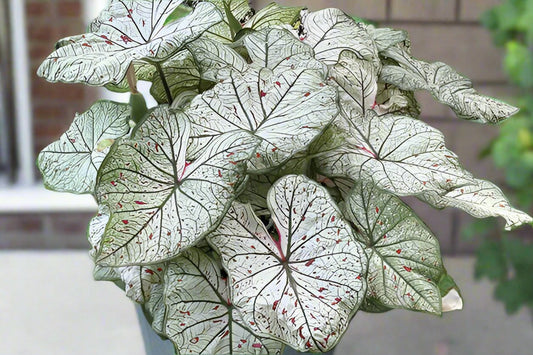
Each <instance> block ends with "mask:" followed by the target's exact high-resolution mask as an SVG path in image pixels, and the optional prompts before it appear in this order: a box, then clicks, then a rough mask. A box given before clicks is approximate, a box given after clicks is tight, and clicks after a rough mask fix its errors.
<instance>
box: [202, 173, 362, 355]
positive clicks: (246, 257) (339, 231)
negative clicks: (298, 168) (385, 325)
mask: <svg viewBox="0 0 533 355" xmlns="http://www.w3.org/2000/svg"><path fill="white" fill-rule="evenodd" d="M268 205H269V206H268V207H269V209H270V211H271V213H272V215H271V218H272V219H273V221H274V223H275V225H276V228H277V231H278V238H275V237H272V236H271V235H270V234H269V232H268V231H267V230H266V228H265V226H264V225H263V223H262V222H261V221H260V220H259V219H258V218H257V216H255V214H254V212H253V210H252V208H251V207H250V206H249V205H242V204H239V203H237V202H235V203H234V204H233V206H232V208H231V209H230V210H229V212H228V214H227V215H226V217H225V218H224V219H223V221H222V223H221V224H220V226H219V228H218V229H217V230H216V231H215V232H214V233H212V234H211V235H210V236H209V239H210V241H211V242H212V243H213V245H214V246H215V247H216V248H217V249H218V250H219V252H220V254H221V255H222V260H223V264H224V267H225V268H226V269H227V270H228V273H229V280H230V288H231V290H232V300H233V304H234V306H235V307H236V308H237V309H238V310H239V312H240V314H241V315H242V318H243V320H244V321H245V323H246V325H247V326H249V328H250V329H251V330H252V331H254V332H255V333H257V334H258V335H262V336H266V337H272V338H275V339H279V340H280V341H282V342H284V343H286V344H290V345H291V346H292V347H293V348H295V349H297V350H299V351H327V350H329V349H332V348H333V347H334V346H335V344H337V342H338V341H339V340H340V338H341V336H342V334H343V333H344V331H345V330H346V328H347V326H348V323H349V321H350V319H351V317H352V316H353V315H354V314H355V312H356V311H357V309H358V308H359V305H360V304H361V302H362V300H363V296H364V293H365V289H366V285H365V280H364V278H363V275H365V272H366V256H365V253H364V251H363V247H362V246H361V245H360V244H359V243H358V242H357V241H356V239H355V237H354V234H353V231H352V230H351V228H350V226H349V225H348V223H347V222H346V221H345V220H344V218H343V216H342V213H341V212H340V210H339V209H338V208H337V206H336V205H335V203H334V202H333V200H332V199H331V197H330V196H329V194H328V193H327V191H326V189H325V188H323V187H322V186H320V185H319V184H317V183H316V182H314V181H312V180H310V179H308V178H306V177H305V176H296V175H289V176H286V177H284V178H282V179H280V180H278V181H277V182H276V183H275V184H274V186H273V187H272V189H271V190H270V192H269V194H268ZM332 265H334V267H333V268H332Z"/></svg>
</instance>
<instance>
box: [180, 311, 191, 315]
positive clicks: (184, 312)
mask: <svg viewBox="0 0 533 355" xmlns="http://www.w3.org/2000/svg"><path fill="white" fill-rule="evenodd" d="M180 313H181V314H186V315H188V316H190V315H191V312H189V311H180Z"/></svg>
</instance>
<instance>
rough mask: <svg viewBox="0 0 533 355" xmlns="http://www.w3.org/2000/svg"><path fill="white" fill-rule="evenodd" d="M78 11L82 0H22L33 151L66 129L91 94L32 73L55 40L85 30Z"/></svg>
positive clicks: (80, 8)
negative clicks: (25, 15)
mask: <svg viewBox="0 0 533 355" xmlns="http://www.w3.org/2000/svg"><path fill="white" fill-rule="evenodd" d="M82 12H83V4H82V0H27V1H26V13H27V27H28V29H27V30H28V50H29V54H30V67H31V69H30V70H31V96H32V104H33V133H34V138H35V141H34V142H35V144H34V151H35V154H38V153H39V152H40V151H41V149H42V148H44V147H45V146H46V145H48V144H50V143H51V142H52V141H54V140H56V139H57V138H58V137H59V135H61V133H63V132H64V131H66V129H67V128H68V127H69V126H70V123H71V122H72V119H73V118H74V114H75V113H76V112H83V111H85V110H86V109H87V108H88V105H89V104H90V102H91V101H92V99H93V98H94V97H95V89H94V88H87V87H85V86H83V85H73V84H62V83H57V84H51V83H48V82H47V81H46V80H44V79H42V78H39V77H37V75H36V74H35V73H36V72H37V68H38V67H39V65H40V64H41V62H42V60H43V59H44V58H46V56H48V55H49V54H50V53H51V52H52V51H53V49H54V44H55V42H56V41H57V40H59V39H60V38H63V37H67V36H72V35H75V34H80V33H83V32H85V27H86V25H85V24H86V22H85V20H84V18H83V13H82Z"/></svg>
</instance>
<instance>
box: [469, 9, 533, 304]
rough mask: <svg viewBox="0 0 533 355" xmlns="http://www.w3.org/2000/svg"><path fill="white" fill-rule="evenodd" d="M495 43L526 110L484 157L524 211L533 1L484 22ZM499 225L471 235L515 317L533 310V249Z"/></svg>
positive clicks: (530, 198)
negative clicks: (500, 48)
mask: <svg viewBox="0 0 533 355" xmlns="http://www.w3.org/2000/svg"><path fill="white" fill-rule="evenodd" d="M482 22H483V24H484V25H485V26H486V27H487V28H488V29H490V31H491V32H492V35H493V39H494V42H495V43H496V45H498V46H503V47H505V50H506V56H505V60H504V68H505V70H506V72H507V74H508V76H509V79H510V80H511V82H512V83H513V84H515V90H516V91H517V97H516V101H517V102H518V105H519V106H520V109H521V110H520V113H518V114H517V115H516V116H515V117H514V118H513V119H512V120H509V121H506V122H504V123H503V124H502V126H501V130H500V134H499V135H498V137H497V138H496V139H494V140H493V141H492V142H491V145H490V146H489V147H488V149H487V150H486V151H485V152H484V155H490V156H491V157H492V159H493V161H494V163H495V165H496V166H497V167H500V168H502V169H503V171H504V173H505V181H506V184H507V186H508V187H509V188H510V191H511V193H512V197H513V199H514V200H516V201H517V202H518V204H519V205H520V207H521V208H523V209H525V210H531V208H533V189H532V186H533V95H532V91H531V90H532V89H533V52H532V50H531V48H532V46H533V1H531V0H508V1H504V2H503V3H502V4H500V5H498V6H496V7H494V8H492V9H490V10H489V11H487V12H486V13H485V14H484V15H483V17H482ZM497 225H498V223H497V221H496V220H494V219H492V220H488V221H482V222H481V221H480V222H476V223H474V224H472V225H471V226H469V228H468V229H467V231H466V233H467V235H472V234H475V235H477V236H482V237H484V238H483V240H482V243H481V246H480V248H479V250H478V252H477V256H478V258H477V264H476V276H477V277H487V278H489V279H490V280H493V281H495V282H497V287H496V290H495V297H496V298H497V299H499V300H500V301H502V302H503V303H504V304H505V307H506V310H507V311H508V312H509V313H514V312H516V311H518V310H519V309H520V308H521V307H522V306H527V307H529V308H530V309H531V310H533V278H532V277H531V272H532V271H533V245H531V240H527V239H523V238H520V237H519V236H520V235H519V234H518V235H516V234H514V233H505V232H503V231H501V230H500V229H499V228H498V227H497Z"/></svg>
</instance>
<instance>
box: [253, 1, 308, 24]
mask: <svg viewBox="0 0 533 355" xmlns="http://www.w3.org/2000/svg"><path fill="white" fill-rule="evenodd" d="M302 9H303V7H290V6H281V5H278V4H276V3H274V2H273V3H270V4H268V5H267V6H265V7H264V8H262V9H261V10H259V11H258V12H257V13H256V14H255V15H254V16H253V17H252V18H251V19H250V20H249V21H248V22H246V24H245V25H244V27H245V28H251V29H254V30H261V29H263V28H272V27H282V26H284V25H294V24H295V23H296V22H297V21H298V20H299V19H300V12H301V11H302Z"/></svg>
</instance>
